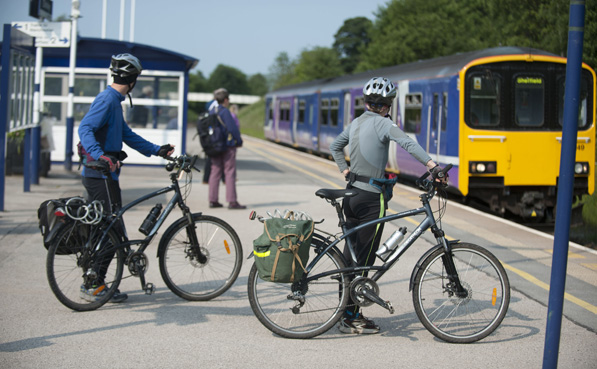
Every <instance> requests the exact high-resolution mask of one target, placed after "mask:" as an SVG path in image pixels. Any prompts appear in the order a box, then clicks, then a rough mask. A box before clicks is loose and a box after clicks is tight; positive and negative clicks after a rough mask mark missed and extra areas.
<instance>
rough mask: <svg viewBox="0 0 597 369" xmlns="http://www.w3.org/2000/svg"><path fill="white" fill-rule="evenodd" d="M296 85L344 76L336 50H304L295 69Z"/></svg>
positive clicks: (326, 48) (325, 48)
mask: <svg viewBox="0 0 597 369" xmlns="http://www.w3.org/2000/svg"><path fill="white" fill-rule="evenodd" d="M294 74H295V75H294V83H299V82H306V81H312V80H315V79H323V78H331V77H337V76H341V75H343V74H344V70H343V69H342V66H341V65H340V59H339V58H338V54H337V53H336V51H335V50H334V49H330V48H328V47H314V48H312V49H311V50H303V52H302V53H301V56H300V58H299V60H298V62H297V64H296V66H295V68H294Z"/></svg>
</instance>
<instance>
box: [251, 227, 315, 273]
mask: <svg viewBox="0 0 597 369" xmlns="http://www.w3.org/2000/svg"><path fill="white" fill-rule="evenodd" d="M313 226H314V225H313V220H293V219H292V217H290V218H271V219H266V220H265V221H264V231H263V234H262V235H261V236H259V238H257V239H256V240H254V241H253V255H254V256H255V266H256V267H257V272H258V273H259V278H261V279H263V280H264V281H268V282H278V283H292V282H295V281H298V280H299V279H300V278H301V277H302V276H303V272H304V271H305V266H306V265H307V262H308V261H309V249H310V247H311V239H312V237H313Z"/></svg>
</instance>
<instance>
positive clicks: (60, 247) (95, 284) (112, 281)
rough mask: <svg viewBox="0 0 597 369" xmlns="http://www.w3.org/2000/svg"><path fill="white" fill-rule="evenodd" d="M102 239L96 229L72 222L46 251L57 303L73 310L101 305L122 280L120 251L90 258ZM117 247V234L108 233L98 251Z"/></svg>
mask: <svg viewBox="0 0 597 369" xmlns="http://www.w3.org/2000/svg"><path fill="white" fill-rule="evenodd" d="M101 236H102V231H101V230H100V229H99V227H97V226H90V225H85V224H81V223H79V222H74V223H72V224H71V225H68V226H66V227H64V228H63V229H62V230H61V231H60V232H59V233H58V234H57V235H56V237H55V238H54V241H53V242H52V244H51V245H50V247H49V248H48V255H47V259H46V273H47V277H48V282H49V284H50V288H51V289H52V292H53V293H54V295H55V296H56V298H57V299H58V301H60V302H61V303H62V304H63V305H65V306H67V307H69V308H71V309H73V310H76V311H89V310H95V309H97V308H99V307H100V306H102V305H104V304H105V303H106V302H107V301H108V300H110V298H111V297H112V296H113V295H114V292H115V291H116V289H117V288H118V285H119V284H120V281H121V279H122V273H123V265H124V253H123V252H122V250H120V249H119V250H116V252H115V253H114V252H107V253H106V252H101V251H100V252H97V253H96V255H95V256H91V255H90V251H89V250H90V249H94V248H95V245H96V244H97V242H99V240H100V239H101ZM118 244H119V238H118V236H117V234H116V233H115V232H114V231H110V232H108V234H107V237H106V239H105V241H104V242H103V244H102V245H101V246H100V250H110V249H112V248H113V247H114V246H115V245H118ZM112 250H113V249H112ZM100 254H103V256H100Z"/></svg>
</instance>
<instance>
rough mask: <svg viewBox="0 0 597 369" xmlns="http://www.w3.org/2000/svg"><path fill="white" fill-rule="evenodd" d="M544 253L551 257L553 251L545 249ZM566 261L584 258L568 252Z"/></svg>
mask: <svg viewBox="0 0 597 369" xmlns="http://www.w3.org/2000/svg"><path fill="white" fill-rule="evenodd" d="M545 252H547V253H548V254H552V255H553V249H545ZM568 259H586V257H585V256H584V255H581V254H577V253H576V252H572V251H568Z"/></svg>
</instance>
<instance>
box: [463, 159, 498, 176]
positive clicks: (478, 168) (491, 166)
mask: <svg viewBox="0 0 597 369" xmlns="http://www.w3.org/2000/svg"><path fill="white" fill-rule="evenodd" d="M468 167H469V172H470V173H473V174H495V173H497V162H495V161H470V162H469V165H468Z"/></svg>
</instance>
